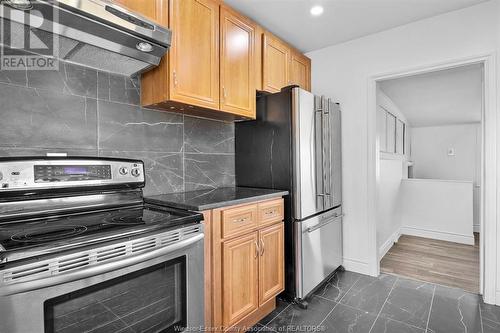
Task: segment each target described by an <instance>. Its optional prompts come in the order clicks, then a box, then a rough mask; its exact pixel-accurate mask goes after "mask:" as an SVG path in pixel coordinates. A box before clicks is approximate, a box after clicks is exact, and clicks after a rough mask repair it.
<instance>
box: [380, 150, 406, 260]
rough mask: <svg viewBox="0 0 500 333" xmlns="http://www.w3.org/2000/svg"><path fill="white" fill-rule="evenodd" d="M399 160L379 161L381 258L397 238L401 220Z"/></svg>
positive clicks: (400, 167) (400, 170)
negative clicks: (399, 211)
mask: <svg viewBox="0 0 500 333" xmlns="http://www.w3.org/2000/svg"><path fill="white" fill-rule="evenodd" d="M402 163H403V162H402V160H401V159H394V160H391V159H382V160H380V177H379V182H378V183H377V193H378V197H377V248H378V251H379V253H378V256H379V258H382V257H383V256H384V255H385V254H386V253H387V251H389V249H390V248H391V246H392V245H393V244H394V242H395V241H397V238H398V236H399V230H400V228H401V220H400V218H399V216H398V208H399V204H400V203H399V197H400V194H399V192H400V187H401V180H402V179H403V176H404V175H403V164H402Z"/></svg>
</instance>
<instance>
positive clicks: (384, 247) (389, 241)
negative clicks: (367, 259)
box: [378, 229, 401, 261]
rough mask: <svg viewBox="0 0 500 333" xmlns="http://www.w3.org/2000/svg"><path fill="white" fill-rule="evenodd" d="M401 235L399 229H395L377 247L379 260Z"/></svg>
mask: <svg viewBox="0 0 500 333" xmlns="http://www.w3.org/2000/svg"><path fill="white" fill-rule="evenodd" d="M400 236H401V229H398V230H396V231H395V232H394V233H393V234H392V235H391V236H389V238H388V239H387V240H386V241H385V242H384V244H382V245H381V246H380V248H379V249H378V260H379V261H380V260H381V259H382V258H383V257H384V256H385V255H386V253H387V252H389V250H390V249H391V247H392V246H393V245H394V243H397V242H398V240H399V237H400Z"/></svg>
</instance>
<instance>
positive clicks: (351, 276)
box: [315, 271, 362, 302]
mask: <svg viewBox="0 0 500 333" xmlns="http://www.w3.org/2000/svg"><path fill="white" fill-rule="evenodd" d="M361 276H362V275H361V274H357V273H353V272H347V271H344V272H336V273H335V275H334V276H332V277H331V278H330V279H328V281H327V282H326V283H325V284H324V285H323V286H322V287H321V288H319V289H318V290H317V291H316V292H315V294H316V295H318V296H321V297H324V298H327V299H329V300H332V301H335V302H339V301H340V299H341V298H342V297H343V296H344V295H345V294H346V293H347V291H348V290H349V289H350V288H351V287H352V285H353V284H354V283H356V281H358V280H359V278H360V277H361Z"/></svg>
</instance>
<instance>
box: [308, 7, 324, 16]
mask: <svg viewBox="0 0 500 333" xmlns="http://www.w3.org/2000/svg"><path fill="white" fill-rule="evenodd" d="M321 14H323V7H322V6H313V7H312V8H311V15H313V16H320V15H321Z"/></svg>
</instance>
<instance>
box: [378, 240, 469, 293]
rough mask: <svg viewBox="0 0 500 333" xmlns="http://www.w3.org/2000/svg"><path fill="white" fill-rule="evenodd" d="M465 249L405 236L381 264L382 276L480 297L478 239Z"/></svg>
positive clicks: (443, 242) (445, 243)
mask: <svg viewBox="0 0 500 333" xmlns="http://www.w3.org/2000/svg"><path fill="white" fill-rule="evenodd" d="M474 238H475V245H464V244H458V243H452V242H445V241H440V240H435V239H428V238H422V237H415V236H407V235H402V236H401V237H400V238H399V241H398V242H397V243H395V244H394V245H393V246H392V248H391V249H390V250H389V252H387V254H386V255H385V256H384V257H383V258H382V261H381V262H380V270H381V272H383V273H388V274H396V275H400V276H405V277H409V278H413V279H417V280H421V281H425V282H431V283H436V284H441V285H444V286H450V287H456V288H461V289H463V290H466V291H469V292H472V293H479V235H478V234H474Z"/></svg>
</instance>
